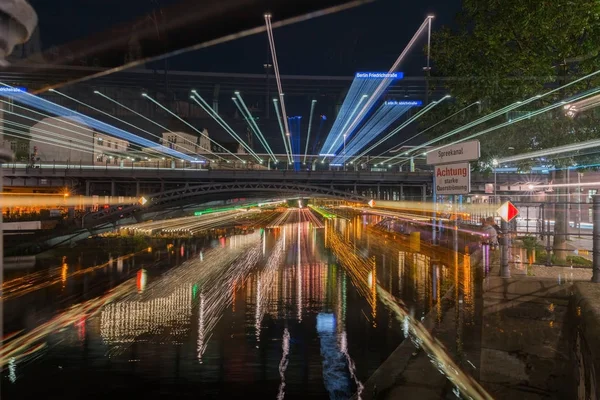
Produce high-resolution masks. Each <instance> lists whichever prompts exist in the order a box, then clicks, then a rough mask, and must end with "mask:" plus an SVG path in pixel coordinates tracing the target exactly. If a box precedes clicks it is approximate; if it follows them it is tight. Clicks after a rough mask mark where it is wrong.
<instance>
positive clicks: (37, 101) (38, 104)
mask: <svg viewBox="0 0 600 400" xmlns="http://www.w3.org/2000/svg"><path fill="white" fill-rule="evenodd" d="M0 85H2V84H1V83H0ZM1 87H4V88H8V89H17V90H12V91H7V90H4V91H0V96H4V97H7V98H10V99H13V100H15V101H18V102H19V103H22V104H26V105H28V106H30V107H33V108H36V109H38V110H43V111H46V112H49V113H51V114H55V115H57V116H60V117H64V118H67V119H69V120H71V121H74V122H76V123H81V121H83V123H84V124H86V125H87V126H89V127H91V128H95V129H96V130H98V131H102V132H105V133H108V134H109V135H112V136H115V137H118V138H121V139H124V140H127V141H129V142H131V143H135V144H138V145H140V146H143V147H148V148H152V149H155V150H156V151H159V152H161V153H164V154H168V155H171V156H173V157H176V158H179V159H184V160H187V161H192V160H194V159H193V158H192V157H190V156H188V155H186V154H183V153H181V152H179V151H176V150H173V149H170V148H168V147H165V146H163V145H160V144H156V143H155V142H153V141H151V140H148V139H146V138H143V137H140V136H137V135H134V134H133V133H130V132H127V131H124V130H123V129H120V128H117V127H115V126H113V125H110V124H107V123H105V122H102V121H99V120H97V119H95V118H92V117H89V116H87V115H84V114H82V113H80V112H77V111H74V110H71V109H70V108H67V107H63V106H61V105H59V104H56V103H53V102H51V101H49V100H46V99H44V98H42V97H39V96H34V95H32V94H29V93H25V92H23V91H21V90H18V88H12V87H10V86H1Z"/></svg>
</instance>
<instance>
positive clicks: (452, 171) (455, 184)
mask: <svg viewBox="0 0 600 400" xmlns="http://www.w3.org/2000/svg"><path fill="white" fill-rule="evenodd" d="M434 174H435V188H436V194H437V195H446V194H467V193H469V192H470V191H471V168H470V166H469V163H468V162H466V163H459V164H445V165H436V166H435V172H434Z"/></svg>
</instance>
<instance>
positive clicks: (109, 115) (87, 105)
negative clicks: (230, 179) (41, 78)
mask: <svg viewBox="0 0 600 400" xmlns="http://www.w3.org/2000/svg"><path fill="white" fill-rule="evenodd" d="M52 93H56V94H58V95H60V96H62V97H65V98H67V99H69V100H71V101H74V102H76V103H77V104H81V105H82V106H84V107H88V108H89V109H91V110H94V111H96V112H99V113H101V114H104V115H106V116H108V117H110V118H112V119H115V120H117V121H119V122H121V123H122V124H125V125H127V126H130V127H132V128H135V129H137V130H139V131H141V132H144V133H146V134H148V135H150V136H152V137H154V138H157V139H158V140H159V142H160V141H161V140H162V137H160V136H158V135H155V134H154V133H152V132H149V131H147V130H145V129H142V128H140V127H139V126H137V125H134V124H131V123H129V122H127V121H124V120H122V119H121V118H118V117H116V116H114V115H112V114H110V113H108V112H106V111H103V110H100V109H98V108H96V107H92V106H91V105H89V104H87V103H84V102H83V101H80V100H77V99H75V98H73V97H71V96H67V95H66V94H64V93H61V92H59V91H58V90H52ZM177 136H178V137H179V138H181V139H183V140H184V141H185V142H188V143H189V144H192V145H198V143H194V142H192V141H190V140H188V139H185V138H183V137H181V136H180V135H177ZM176 147H180V148H181V146H177V145H174V148H176ZM198 147H200V148H201V149H202V150H204V151H206V152H207V153H211V151H210V149H205V148H203V147H202V146H200V145H198ZM193 153H194V154H196V155H197V156H199V157H203V156H201V155H200V154H199V153H196V152H193Z"/></svg>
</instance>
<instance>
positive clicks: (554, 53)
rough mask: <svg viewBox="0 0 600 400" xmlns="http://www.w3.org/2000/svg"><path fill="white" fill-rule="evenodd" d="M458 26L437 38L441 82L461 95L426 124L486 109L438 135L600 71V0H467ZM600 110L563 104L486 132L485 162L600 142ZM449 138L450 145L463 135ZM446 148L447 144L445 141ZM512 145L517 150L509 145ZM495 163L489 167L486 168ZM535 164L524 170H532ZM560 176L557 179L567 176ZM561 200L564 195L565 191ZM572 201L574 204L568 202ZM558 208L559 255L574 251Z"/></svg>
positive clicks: (599, 83)
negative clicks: (581, 111)
mask: <svg viewBox="0 0 600 400" xmlns="http://www.w3.org/2000/svg"><path fill="white" fill-rule="evenodd" d="M457 22H458V24H457V25H458V27H457V28H456V29H449V28H444V29H442V30H441V31H439V32H437V33H435V34H434V35H433V37H432V48H431V55H432V59H433V62H434V64H433V65H434V68H433V71H432V74H433V80H435V78H436V77H445V78H444V79H443V80H442V82H443V85H444V86H445V87H446V88H447V89H448V90H449V93H450V94H452V96H453V97H454V98H455V101H454V102H453V103H452V104H447V105H445V106H444V107H436V112H432V113H430V115H429V116H428V119H427V120H425V123H426V124H428V125H431V124H432V123H435V121H439V120H441V119H443V118H445V116H447V115H449V114H451V113H453V112H456V111H458V110H459V109H461V108H463V107H465V106H466V105H468V104H470V103H472V102H475V101H480V102H481V103H480V109H479V110H478V115H474V114H476V113H477V112H475V113H474V112H473V110H474V108H473V109H470V110H469V111H468V113H467V112H466V114H465V115H463V116H462V118H463V119H466V120H467V121H464V120H463V121H461V120H460V118H459V117H460V116H457V117H456V118H453V119H451V120H449V122H448V123H444V124H440V125H439V126H437V127H436V128H435V129H432V130H431V131H430V132H431V134H432V137H438V136H439V135H441V134H443V133H445V132H448V131H449V130H451V129H453V128H454V127H455V126H460V125H463V124H464V123H466V122H468V121H471V120H474V119H475V118H476V117H479V116H483V115H486V114H488V113H490V112H492V111H495V110H498V109H501V108H502V107H505V106H507V105H509V104H511V103H513V102H516V101H522V100H525V99H528V98H530V97H532V96H535V95H537V94H541V93H545V92H547V91H549V90H552V89H553V88H558V87H560V86H562V85H564V84H566V83H570V82H573V81H574V80H576V79H577V78H579V77H582V76H585V75H587V74H589V73H592V72H594V71H598V70H600V56H599V54H600V1H598V0H463V10H462V12H461V13H460V14H459V15H458V17H457ZM597 87H600V74H598V75H596V76H594V77H593V78H591V79H586V80H583V81H581V82H578V83H575V84H573V85H571V86H569V87H568V88H565V89H561V90H558V91H556V92H555V93H553V94H552V95H550V96H545V97H543V98H540V99H539V100H536V101H534V102H532V103H530V104H527V105H526V106H524V107H522V108H519V109H517V110H515V111H513V112H511V113H507V114H504V115H500V116H498V117H497V118H494V119H493V120H490V121H488V122H486V123H485V124H482V125H479V126H477V127H476V128H474V129H470V130H467V131H465V132H463V133H461V135H462V137H465V136H467V135H470V134H473V133H476V132H480V131H482V130H483V129H485V128H487V127H490V126H494V125H497V124H499V123H503V122H506V121H507V120H511V119H515V118H518V117H520V116H523V115H527V112H532V111H535V110H538V109H541V108H542V107H545V106H548V105H550V104H556V102H560V101H562V100H564V99H568V98H569V97H570V96H573V95H575V94H577V93H581V92H582V91H585V90H589V89H592V88H597ZM599 120H600V113H597V112H587V113H585V115H583V116H581V117H579V118H575V119H573V118H568V117H567V116H565V113H564V110H563V107H559V108H557V109H554V110H552V111H549V112H547V113H544V114H543V115H540V116H537V117H532V118H530V119H527V120H525V121H522V122H518V123H515V124H514V125H510V126H508V127H505V128H502V129H499V130H496V131H494V132H493V133H488V134H485V135H483V136H481V137H479V139H481V144H482V160H483V161H484V163H483V165H484V166H485V165H490V163H489V162H490V160H491V159H492V158H496V157H503V156H507V155H510V154H519V153H525V152H529V151H532V150H539V149H544V148H549V147H554V146H558V145H561V144H566V143H573V142H580V141H585V140H590V139H592V138H598V137H599V136H600V131H599V129H598V128H597V126H598V122H599ZM460 137H461V136H460V135H459V136H455V137H452V138H449V139H448V140H447V141H446V142H450V141H453V140H456V139H457V138H460ZM441 143H444V142H440V143H439V144H441ZM508 143H510V145H509V144H508ZM486 162H487V164H486ZM548 162H550V163H553V164H554V165H557V166H564V165H572V163H574V162H580V163H581V162H583V156H570V157H566V158H565V157H564V155H563V156H561V157H558V156H556V157H554V158H551V159H549V160H548ZM527 165H528V164H527V163H523V165H521V167H522V168H527ZM563 175H564V174H563V173H561V172H557V176H556V180H557V181H560V180H561V179H563ZM556 194H557V198H559V199H560V198H562V199H564V193H560V192H558V191H557V193H556ZM565 200H566V199H565ZM565 211H566V206H564V208H563V207H558V208H557V210H556V215H555V219H556V224H555V233H557V234H559V235H556V236H555V240H554V249H555V253H556V255H557V256H558V257H559V258H564V257H565V256H566V252H565V251H564V249H565V247H566V241H565V236H564V235H563V234H564V233H566V231H567V226H566V225H565V224H566V219H565V218H564V212H565Z"/></svg>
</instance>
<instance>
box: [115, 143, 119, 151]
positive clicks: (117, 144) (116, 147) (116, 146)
mask: <svg viewBox="0 0 600 400" xmlns="http://www.w3.org/2000/svg"><path fill="white" fill-rule="evenodd" d="M115 150H119V142H115Z"/></svg>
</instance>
